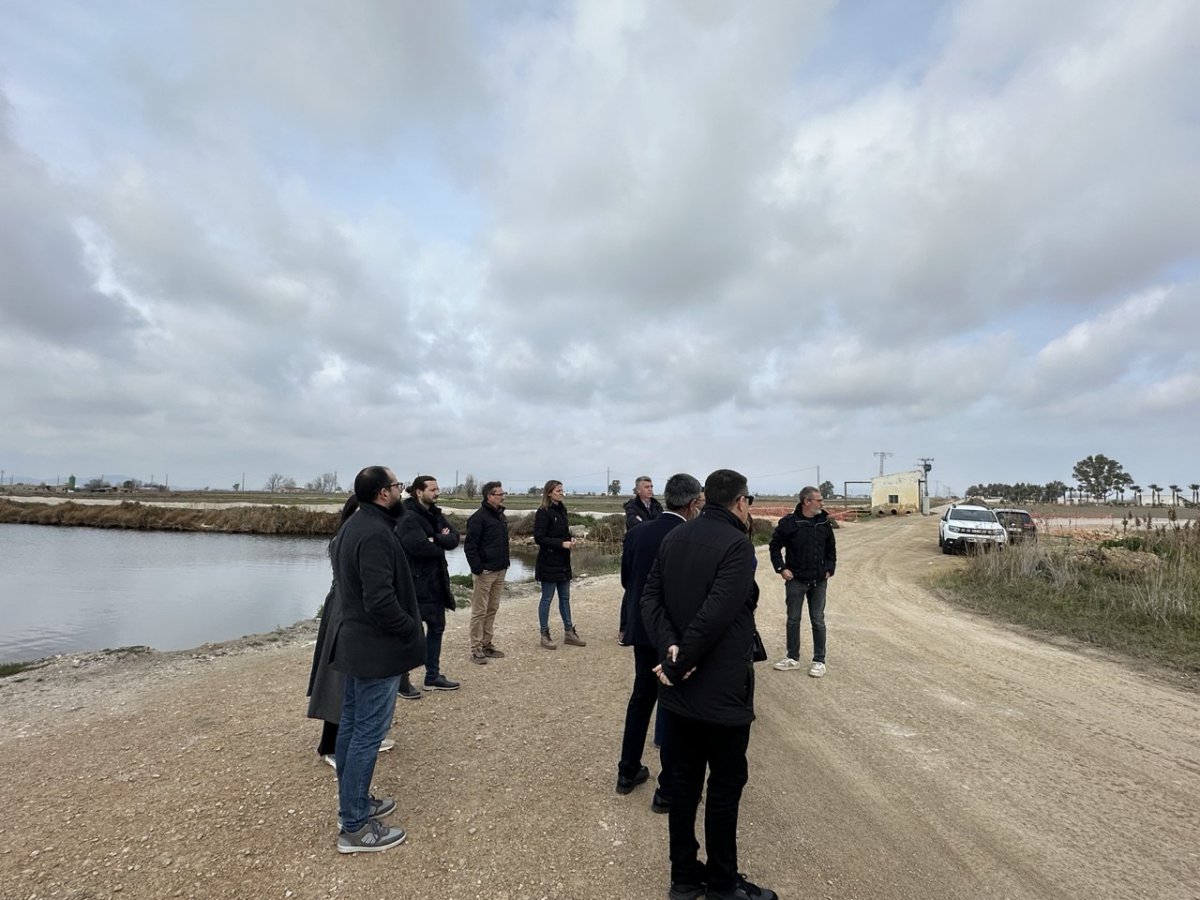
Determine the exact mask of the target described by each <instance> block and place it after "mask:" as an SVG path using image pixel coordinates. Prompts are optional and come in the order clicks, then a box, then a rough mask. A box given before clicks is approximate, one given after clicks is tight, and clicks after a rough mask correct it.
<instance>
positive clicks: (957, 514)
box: [938, 504, 1008, 553]
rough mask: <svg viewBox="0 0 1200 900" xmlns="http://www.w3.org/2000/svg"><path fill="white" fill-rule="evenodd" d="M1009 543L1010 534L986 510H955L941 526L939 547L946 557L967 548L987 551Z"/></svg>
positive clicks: (993, 514)
mask: <svg viewBox="0 0 1200 900" xmlns="http://www.w3.org/2000/svg"><path fill="white" fill-rule="evenodd" d="M1007 543H1008V532H1007V531H1005V530H1004V526H1003V525H1001V524H1000V520H999V519H997V518H996V514H995V513H994V512H992V511H991V510H990V509H988V508H987V507H986V506H967V505H965V504H962V505H956V506H951V507H950V508H949V509H948V510H946V512H945V513H943V514H942V521H941V522H940V523H939V524H938V546H939V547H941V548H942V552H943V553H952V552H953V551H954V550H956V549H962V550H965V549H967V547H974V548H975V549H983V550H987V549H990V548H991V547H993V546H994V547H1003V546H1004V545H1005V544H1007Z"/></svg>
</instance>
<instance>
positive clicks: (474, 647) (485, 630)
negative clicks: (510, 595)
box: [471, 569, 508, 653]
mask: <svg viewBox="0 0 1200 900" xmlns="http://www.w3.org/2000/svg"><path fill="white" fill-rule="evenodd" d="M507 572H508V569H498V570H496V571H494V572H489V571H488V570H487V569H484V570H483V573H482V574H481V575H472V576H471V577H472V579H473V583H474V588H473V590H472V591H471V652H472V653H478V652H482V651H483V649H484V648H485V647H491V646H492V629H493V626H494V625H495V624H496V611H497V610H498V609H500V595H501V594H502V593H504V576H505V574H507Z"/></svg>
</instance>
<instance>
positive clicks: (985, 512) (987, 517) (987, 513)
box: [950, 509, 996, 522]
mask: <svg viewBox="0 0 1200 900" xmlns="http://www.w3.org/2000/svg"><path fill="white" fill-rule="evenodd" d="M950 518H952V519H966V520H967V521H968V522H995V521H996V515H995V513H993V512H992V511H991V510H990V509H952V510H950Z"/></svg>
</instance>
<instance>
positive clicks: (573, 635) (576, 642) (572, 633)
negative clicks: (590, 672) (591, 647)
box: [563, 625, 587, 647]
mask: <svg viewBox="0 0 1200 900" xmlns="http://www.w3.org/2000/svg"><path fill="white" fill-rule="evenodd" d="M563 643H564V644H571V645H572V646H575V647H586V646H587V641H585V640H584V639H583V638H581V637H580V636H579V632H578V631H576V630H575V626H574V625H572V626H571V627H570V628H568V629H567V630H566V631H564V632H563Z"/></svg>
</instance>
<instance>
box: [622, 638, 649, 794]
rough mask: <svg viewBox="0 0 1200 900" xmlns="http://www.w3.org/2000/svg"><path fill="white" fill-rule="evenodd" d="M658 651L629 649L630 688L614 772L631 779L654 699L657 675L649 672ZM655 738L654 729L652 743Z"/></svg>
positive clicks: (640, 752)
mask: <svg viewBox="0 0 1200 900" xmlns="http://www.w3.org/2000/svg"><path fill="white" fill-rule="evenodd" d="M658 662H659V660H658V652H657V651H656V650H655V649H654V648H653V647H639V646H637V645H634V648H633V690H632V691H631V692H630V694H629V705H628V706H627V707H626V708H625V735H624V737H623V738H622V739H621V761H620V762H619V763H618V764H617V774H618V775H622V776H624V777H626V778H632V777H633V776H634V775H636V774H637V773H638V770H639V769H641V767H642V750H643V748H644V747H645V746H646V731H647V730H648V729H649V727H650V714H651V713H652V712H654V704H655V703H657V702H658V676H657V675H655V674H654V672H653V671H652V670H653V668H654V667H655V666H657V665H658ZM658 737H659V734H658V728H657V727H656V728H655V738H656V743H658V741H657V738H658Z"/></svg>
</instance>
